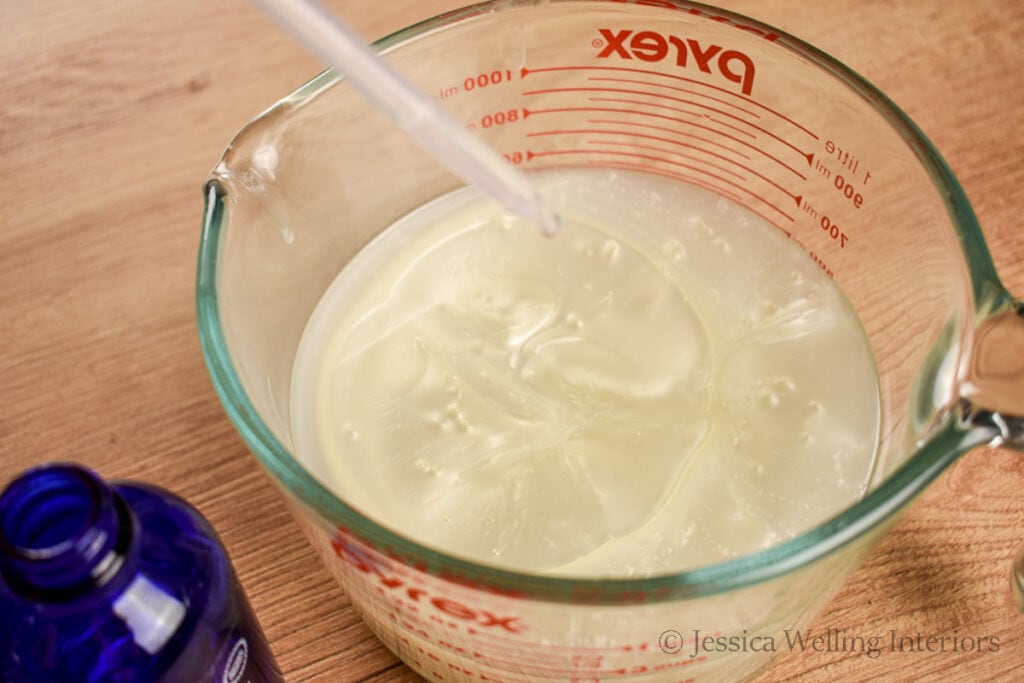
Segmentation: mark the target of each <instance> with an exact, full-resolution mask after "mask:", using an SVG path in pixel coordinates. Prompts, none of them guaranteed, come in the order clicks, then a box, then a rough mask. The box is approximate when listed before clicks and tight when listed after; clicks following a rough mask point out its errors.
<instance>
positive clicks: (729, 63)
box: [594, 28, 754, 95]
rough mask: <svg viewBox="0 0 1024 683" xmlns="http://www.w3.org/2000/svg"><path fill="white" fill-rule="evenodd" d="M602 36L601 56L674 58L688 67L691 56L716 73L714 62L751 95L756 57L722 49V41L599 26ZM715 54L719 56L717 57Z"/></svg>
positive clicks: (646, 59) (705, 69) (649, 59)
mask: <svg viewBox="0 0 1024 683" xmlns="http://www.w3.org/2000/svg"><path fill="white" fill-rule="evenodd" d="M598 32H599V33H600V34H601V38H600V40H598V41H595V42H594V45H595V46H597V47H601V51H600V52H599V53H597V56H598V58H599V59H608V58H609V57H611V56H613V55H614V56H616V57H619V58H620V59H639V60H640V61H642V62H661V61H664V60H665V59H667V58H672V60H673V61H674V62H675V65H676V66H678V67H682V68H686V66H687V62H688V60H689V59H690V58H692V59H693V61H694V63H695V64H696V65H697V68H698V69H700V70H701V71H703V72H704V73H706V74H712V73H713V72H712V70H711V67H712V66H714V67H715V69H717V71H718V73H719V74H720V75H721V76H723V77H724V78H725V79H726V80H728V81H731V82H733V83H738V84H740V90H741V91H742V92H743V94H744V95H750V93H751V92H752V91H753V89H754V61H753V60H752V59H751V58H750V57H748V56H747V55H746V54H744V53H742V52H740V51H739V50H724V51H723V50H722V46H721V45H708V46H706V47H705V46H702V45H701V44H700V43H699V42H698V41H696V40H694V39H693V38H685V39H684V38H680V37H679V36H673V35H667V36H664V35H662V34H660V33H658V32H656V31H638V32H635V33H634V32H633V31H631V30H629V29H623V30H621V31H612V29H608V28H601V29H598ZM715 57H717V58H718V59H717V60H716V59H715Z"/></svg>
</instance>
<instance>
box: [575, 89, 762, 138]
mask: <svg viewBox="0 0 1024 683" xmlns="http://www.w3.org/2000/svg"><path fill="white" fill-rule="evenodd" d="M588 101H590V102H615V103H616V104H636V105H641V106H645V107H653V108H655V109H664V110H666V111H674V112H677V113H679V114H689V115H690V116H695V117H697V119H698V120H701V121H711V122H712V123H717V124H718V125H719V126H722V127H723V128H728V129H729V130H734V131H736V132H737V133H739V134H740V135H746V136H747V137H748V138H750V139H751V140H756V139H757V136H756V135H754V134H753V133H751V132H750V131H747V130H743V129H742V128H739V127H737V126H734V125H732V124H729V123H726V122H725V121H719V120H718V119H715V118H712V117H710V116H705V115H704V114H701V113H699V112H694V111H688V110H686V109H680V108H679V107H670V106H669V105H667V104H655V103H654V102H644V101H642V100H627V99H625V98H621V97H590V98H588ZM636 113H637V114H640V113H643V112H641V111H639V110H637V111H636ZM742 120H743V119H740V121H742Z"/></svg>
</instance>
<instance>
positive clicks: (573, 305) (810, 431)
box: [292, 169, 879, 577]
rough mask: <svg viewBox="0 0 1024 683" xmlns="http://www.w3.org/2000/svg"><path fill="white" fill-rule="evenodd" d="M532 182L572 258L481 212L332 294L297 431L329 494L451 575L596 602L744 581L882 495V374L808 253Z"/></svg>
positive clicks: (660, 199)
mask: <svg viewBox="0 0 1024 683" xmlns="http://www.w3.org/2000/svg"><path fill="white" fill-rule="evenodd" d="M535 177H536V179H537V182H538V183H539V184H540V185H541V187H542V190H543V192H544V194H545V195H547V196H549V197H551V198H552V202H553V203H554V204H555V206H557V208H558V210H559V212H560V213H561V214H562V217H563V219H564V221H565V225H564V226H563V228H562V230H561V232H560V233H559V234H557V235H556V236H555V237H554V238H545V237H543V236H542V235H541V234H540V232H539V231H538V230H537V228H536V227H535V226H532V225H530V224H528V223H525V222H523V221H521V220H519V219H517V218H512V217H509V216H507V215H505V214H504V213H503V212H502V211H501V210H500V208H498V207H496V206H495V205H494V204H493V203H492V202H490V201H487V200H483V199H480V198H479V197H478V196H477V195H476V194H474V193H473V192H472V191H470V190H460V191H457V192H455V193H453V194H450V195H448V196H445V197H442V198H441V199H438V200H437V201H435V202H432V203H431V204H429V205H427V206H424V207H422V208H420V209H419V210H417V211H415V212H413V213H412V214H410V215H408V216H406V217H404V218H402V219H401V220H399V221H398V222H396V223H395V224H394V225H392V226H391V227H390V228H389V229H388V230H387V231H385V232H384V233H383V234H381V235H380V236H379V237H378V238H377V239H376V240H375V241H374V242H372V243H371V244H370V245H368V246H367V247H366V248H365V249H363V250H362V251H361V252H360V253H359V254H358V255H357V256H356V258H354V259H353V260H352V261H351V262H350V263H349V264H348V265H347V266H346V267H345V268H344V270H343V271H342V272H341V273H340V274H339V275H338V277H337V279H336V280H335V282H334V283H333V284H332V285H331V286H330V288H329V289H328V290H327V292H326V293H325V295H324V297H323V299H322V300H321V301H320V303H319V305H318V306H317V308H316V310H315V311H314V313H313V315H312V317H311V319H310V321H309V323H308V326H307V329H306V331H305V333H304V336H303V338H302V342H301V344H300V347H299V352H298V355H297V358H296V362H295V371H294V375H293V384H292V429H293V437H294V440H295V450H296V453H297V455H298V457H299V459H300V460H302V461H304V462H306V463H307V464H308V465H309V466H310V468H311V469H312V470H313V471H316V472H321V473H324V474H323V475H322V476H323V477H324V478H325V481H324V483H325V484H326V485H327V486H328V487H330V488H331V489H332V490H333V491H335V492H336V494H337V495H338V496H339V497H340V498H342V499H343V500H345V501H346V502H348V503H349V504H350V505H352V506H354V507H355V508H357V509H359V510H360V511H361V512H363V513H364V514H365V515H367V516H369V517H370V518H372V519H375V520H376V521H378V522H379V523H381V524H383V525H385V526H387V527H389V528H391V529H393V530H395V531H397V532H399V533H401V534H403V535H405V536H407V537H409V538H412V539H414V540H416V541H418V542H421V543H423V544H426V545H429V546H432V547H435V548H437V549H440V550H443V551H445V552H447V553H449V554H452V555H456V556H459V557H463V558H468V559H472V560H475V561H478V562H481V563H485V564H490V565H495V566H500V567H504V568H508V569H516V570H521V571H529V572H536V573H546V574H554V575H562V576H577V577H582V576H587V577H625V576H648V575H655V574H663V573H668V572H673V571H680V570H683V569H688V568H694V567H697V566H701V565H707V564H711V563H714V562H716V561H721V560H725V559H728V558H731V557H734V556H738V555H742V554H745V553H748V552H751V551H754V550H758V549H761V548H764V547H767V546H770V545H773V544H775V543H778V542H780V541H783V540H785V539H787V538H790V537H792V536H794V535H796V534H798V533H800V532H802V531H805V530H807V529H808V528H810V527H812V526H814V525H816V524H818V523H820V522H822V521H824V520H825V519H827V518H829V517H831V516H832V515H834V514H836V513H838V512H840V511H841V510H842V509H844V508H845V507H847V506H848V505H850V504H851V503H853V502H854V501H855V500H857V499H858V498H860V497H861V496H862V495H863V494H864V493H865V490H866V487H867V483H868V481H869V479H870V476H871V473H872V468H873V463H874V458H875V445H876V441H877V434H878V420H879V400H878V394H879V392H878V380H877V373H876V370H875V366H874V360H873V357H872V353H871V349H870V346H869V344H868V341H867V338H866V336H865V333H864V331H863V329H862V327H861V324H860V321H859V320H858V319H857V316H856V314H855V313H854V311H853V310H852V308H851V306H850V304H849V302H848V301H847V300H846V298H845V297H844V295H843V294H842V292H841V291H840V290H839V289H838V288H837V287H836V286H835V285H834V284H833V283H832V281H831V280H830V279H829V278H828V276H827V275H825V274H824V273H823V272H822V271H821V270H820V269H819V267H818V266H817V264H815V263H814V262H813V261H812V260H811V259H810V258H808V256H807V254H806V253H805V252H804V251H803V250H802V249H801V248H800V247H799V246H797V245H796V244H795V243H793V242H792V241H790V240H788V239H787V238H786V237H785V235H783V234H782V233H781V232H780V231H779V230H778V229H776V228H775V227H773V226H771V225H770V224H768V223H767V222H766V221H765V220H764V219H762V218H760V217H759V216H757V215H755V214H753V213H751V212H749V211H748V210H746V209H744V208H743V207H741V206H739V205H738V204H736V203H734V202H731V201H729V200H727V199H723V198H721V197H719V196H717V195H714V194H712V193H710V192H707V191H705V190H702V189H699V188H696V187H692V186H688V185H684V184H681V183H678V182H675V181H672V180H669V179H664V178H659V177H654V176H650V175H641V174H639V173H634V172H624V171H608V170H597V169H573V170H565V171H545V172H541V173H538V174H536V175H535Z"/></svg>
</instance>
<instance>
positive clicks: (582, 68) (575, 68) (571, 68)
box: [520, 66, 820, 140]
mask: <svg viewBox="0 0 1024 683" xmlns="http://www.w3.org/2000/svg"><path fill="white" fill-rule="evenodd" d="M554 71H618V72H620V73H634V74H643V75H645V76H659V77H661V78H670V79H672V80H676V81H685V82H687V83H693V84H694V85H699V86H701V87H703V88H710V89H712V90H715V91H718V92H721V93H724V94H726V95H729V96H730V97H735V98H737V99H739V100H742V101H743V102H746V103H749V104H752V105H754V106H755V107H760V108H761V109H763V110H764V111H767V112H769V113H770V114H773V115H775V116H777V117H779V118H780V119H782V120H783V121H785V122H786V123H789V124H791V125H793V126H795V127H796V128H798V129H800V130H801V131H803V132H804V133H807V134H808V135H810V136H811V138H813V139H814V140H819V139H820V138H819V137H818V136H817V135H816V134H815V133H813V132H811V131H810V130H809V129H808V128H806V127H804V126H802V125H800V124H799V123H797V122H796V121H794V120H793V119H791V118H789V117H788V116H786V115H785V114H783V113H782V112H780V111H777V110H775V109H772V108H771V107H769V106H768V105H765V104H761V103H760V102H758V101H757V100H754V99H751V98H749V97H744V96H743V95H739V94H737V93H734V92H732V91H731V90H727V89H726V88H723V87H721V86H717V85H711V84H710V83H704V82H702V81H698V80H697V79H695V78H687V77H686V76H677V75H675V74H666V73H662V72H660V71H653V70H651V69H631V68H630V67H627V66H550V67H544V68H540V69H526V68H523V69H522V71H521V72H520V74H521V76H522V78H526V77H527V76H528V75H530V74H537V73H547V72H554Z"/></svg>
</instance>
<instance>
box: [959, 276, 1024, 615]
mask: <svg viewBox="0 0 1024 683" xmlns="http://www.w3.org/2000/svg"><path fill="white" fill-rule="evenodd" d="M961 396H962V397H963V401H964V408H965V415H966V417H967V419H968V421H969V423H970V424H971V425H972V426H976V427H982V428H985V429H989V430H991V431H992V433H993V435H994V438H993V440H992V445H994V446H1007V447H1009V448H1013V449H1015V450H1019V451H1024V302H1021V301H1020V300H1019V299H1015V298H1013V297H1011V296H1008V295H1007V296H1006V297H1005V298H1004V299H1003V300H1002V303H1001V305H999V306H997V307H996V308H995V309H994V310H993V311H992V312H991V313H990V314H989V315H988V316H987V317H985V318H984V319H983V320H982V321H981V324H980V325H979V326H978V329H977V330H976V332H975V336H974V347H973V350H972V352H971V355H970V358H969V365H968V367H967V372H966V377H965V381H964V383H963V385H962V390H961ZM1010 576H1011V585H1012V587H1013V595H1014V597H1015V598H1016V600H1017V607H1018V608H1019V609H1020V611H1021V612H1024V547H1022V548H1021V549H1020V552H1019V553H1018V554H1017V557H1016V559H1015V560H1014V562H1013V567H1012V568H1011V573H1010Z"/></svg>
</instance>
